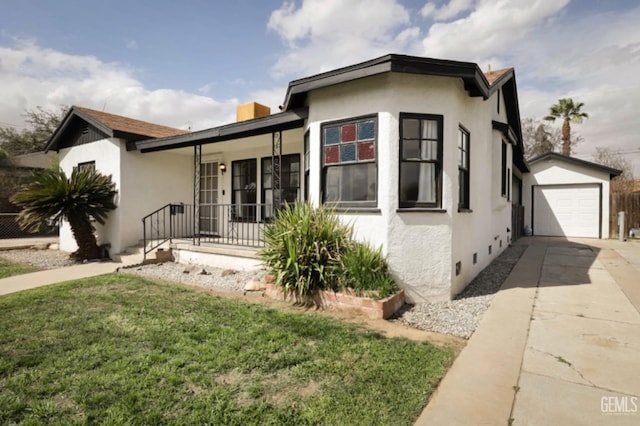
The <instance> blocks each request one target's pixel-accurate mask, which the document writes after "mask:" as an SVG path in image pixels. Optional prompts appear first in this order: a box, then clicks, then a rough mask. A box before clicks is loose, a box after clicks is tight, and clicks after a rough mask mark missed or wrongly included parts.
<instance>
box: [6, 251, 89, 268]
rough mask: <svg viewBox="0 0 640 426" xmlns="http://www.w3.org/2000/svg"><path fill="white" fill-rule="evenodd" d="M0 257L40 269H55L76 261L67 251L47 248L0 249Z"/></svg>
mask: <svg viewBox="0 0 640 426" xmlns="http://www.w3.org/2000/svg"><path fill="white" fill-rule="evenodd" d="M0 258H3V259H5V260H7V261H8V262H11V263H19V264H21V265H31V266H35V267H36V268H41V269H56V268H62V267H64V266H71V265H74V264H76V263H77V262H76V261H74V260H72V259H70V258H69V253H66V252H63V251H60V250H49V249H41V250H40V249H18V250H2V251H0Z"/></svg>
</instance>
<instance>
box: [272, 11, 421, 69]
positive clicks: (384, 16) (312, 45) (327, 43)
mask: <svg viewBox="0 0 640 426" xmlns="http://www.w3.org/2000/svg"><path fill="white" fill-rule="evenodd" d="M268 28H269V29H270V30H273V31H275V32H276V33H278V35H280V37H281V38H282V40H283V42H284V43H285V45H286V48H287V50H286V52H285V53H284V54H283V55H282V56H281V57H280V59H279V60H278V61H277V62H276V64H275V65H274V66H273V68H272V72H273V74H274V75H275V76H276V77H282V76H293V77H294V78H298V77H301V76H306V75H309V74H313V73H317V72H321V71H327V70H330V69H333V68H336V67H339V66H344V65H349V64H352V63H356V62H358V61H361V60H366V59H371V58H373V57H376V56H381V55H383V54H386V53H390V52H394V51H406V50H407V49H408V46H410V45H411V41H413V40H415V38H416V37H417V35H418V34H419V29H418V28H412V27H410V17H409V12H408V11H407V10H406V9H405V8H404V7H403V6H402V5H401V4H399V3H398V2H397V1H396V0H350V1H349V3H348V7H345V3H344V1H341V0H304V1H303V2H302V4H301V5H300V6H299V7H297V6H296V4H295V3H293V2H285V3H284V4H283V5H282V7H281V8H280V9H278V10H276V11H274V12H273V13H272V14H271V17H270V19H269V23H268Z"/></svg>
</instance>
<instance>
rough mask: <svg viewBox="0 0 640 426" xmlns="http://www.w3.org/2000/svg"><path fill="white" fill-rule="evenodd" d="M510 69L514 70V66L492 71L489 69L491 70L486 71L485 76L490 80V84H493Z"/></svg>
mask: <svg viewBox="0 0 640 426" xmlns="http://www.w3.org/2000/svg"><path fill="white" fill-rule="evenodd" d="M509 71H513V68H502V69H499V70H494V71H491V69H489V71H487V72H485V73H484V76H485V77H486V79H487V81H488V82H489V85H491V86H493V84H494V83H495V82H496V81H498V80H500V78H501V77H502V76H504V75H506V74H507V73H508V72H509Z"/></svg>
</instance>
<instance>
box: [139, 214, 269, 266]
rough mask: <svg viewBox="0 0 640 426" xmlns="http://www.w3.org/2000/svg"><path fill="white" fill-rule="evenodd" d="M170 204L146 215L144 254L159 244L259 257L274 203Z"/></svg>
mask: <svg viewBox="0 0 640 426" xmlns="http://www.w3.org/2000/svg"><path fill="white" fill-rule="evenodd" d="M199 207H200V208H194V206H193V205H192V204H183V203H179V204H167V205H165V206H163V207H161V208H159V209H157V210H155V211H154V212H152V213H150V214H148V215H147V216H145V217H144V218H143V219H142V228H143V239H142V241H141V243H142V247H143V248H144V258H145V259H146V257H147V255H148V254H149V253H151V252H152V251H154V250H157V249H158V248H167V247H170V248H173V249H178V250H188V251H197V252H200V253H210V254H225V255H231V256H237V257H248V258H257V254H256V253H257V250H258V249H259V248H260V247H263V246H264V240H263V235H264V227H265V225H266V224H267V223H269V222H270V221H271V218H272V217H273V214H274V207H273V205H272V204H209V205H206V206H205V207H206V210H205V212H204V214H202V213H203V212H202V210H203V208H202V207H203V206H202V205H201V206H199Z"/></svg>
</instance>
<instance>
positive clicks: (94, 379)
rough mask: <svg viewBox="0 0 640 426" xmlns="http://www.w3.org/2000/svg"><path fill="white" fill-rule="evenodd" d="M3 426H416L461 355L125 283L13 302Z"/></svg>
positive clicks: (5, 341)
mask: <svg viewBox="0 0 640 426" xmlns="http://www.w3.org/2000/svg"><path fill="white" fill-rule="evenodd" d="M0 324H2V332H0V424H13V423H23V424H64V425H69V424H87V423H91V424H93V423H103V424H154V425H156V424H225V425H247V424H292V425H304V424H348V425H356V424H366V425H370V424H393V425H399V424H412V422H413V421H414V420H415V419H416V418H417V416H418V415H419V414H420V411H421V409H422V408H423V407H424V405H425V404H426V403H427V401H428V399H429V397H430V395H431V394H432V392H433V391H434V390H435V387H436V385H437V384H438V382H439V380H440V378H441V377H442V376H443V375H444V373H445V371H446V369H447V367H448V366H449V365H450V363H451V361H452V360H453V357H454V353H453V351H452V350H444V349H439V348H436V347H434V346H432V345H430V344H428V343H415V342H412V341H409V340H405V339H387V338H385V337H383V336H382V335H380V334H378V333H375V332H370V331H366V330H363V329H359V328H357V327H356V326H355V325H351V324H346V323H342V322H340V321H338V320H334V319H331V318H327V317H324V316H320V315H315V314H302V313H291V312H283V311H278V310H275V309H271V308H266V307H264V306H260V305H255V304H248V303H244V302H242V301H236V300H228V299H222V298H218V297H212V296H209V295H206V294H203V293H200V292H197V291H194V290H191V289H188V288H185V287H180V286H174V285H169V284H163V283H156V282H153V281H148V280H145V279H143V278H139V277H134V276H130V275H123V274H120V275H118V274H113V275H105V276H102V277H97V278H93V279H87V280H82V281H75V282H69V283H64V284H61V285H55V286H49V287H44V288H40V289H36V290H32V291H26V292H21V293H16V294H12V295H8V296H3V297H0Z"/></svg>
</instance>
